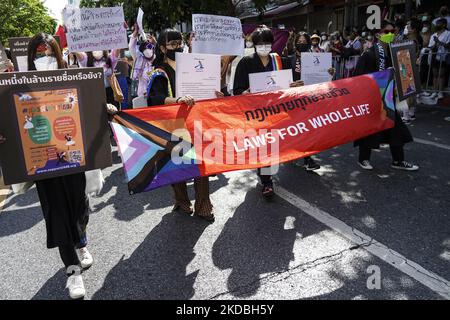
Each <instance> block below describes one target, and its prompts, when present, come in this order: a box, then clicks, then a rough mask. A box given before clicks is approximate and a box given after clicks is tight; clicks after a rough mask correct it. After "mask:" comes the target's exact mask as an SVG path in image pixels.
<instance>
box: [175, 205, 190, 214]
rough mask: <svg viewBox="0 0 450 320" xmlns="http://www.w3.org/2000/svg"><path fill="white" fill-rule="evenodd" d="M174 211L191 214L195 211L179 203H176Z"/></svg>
mask: <svg viewBox="0 0 450 320" xmlns="http://www.w3.org/2000/svg"><path fill="white" fill-rule="evenodd" d="M172 212H180V213H183V214H187V215H191V214H192V213H193V212H194V211H193V210H192V209H189V210H186V209H185V208H182V207H181V206H180V205H179V204H176V205H175V206H174V207H173V209H172Z"/></svg>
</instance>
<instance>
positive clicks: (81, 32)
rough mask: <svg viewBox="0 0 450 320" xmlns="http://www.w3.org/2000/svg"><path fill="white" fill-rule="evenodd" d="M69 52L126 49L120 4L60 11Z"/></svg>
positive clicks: (71, 8)
mask: <svg viewBox="0 0 450 320" xmlns="http://www.w3.org/2000/svg"><path fill="white" fill-rule="evenodd" d="M63 19H64V24H65V26H66V31H67V33H66V36H67V44H68V47H69V51H71V52H87V51H100V50H112V49H123V48H128V37H127V30H126V28H125V17H124V14H123V8H122V7H110V8H81V9H79V8H74V7H66V8H65V9H64V10H63Z"/></svg>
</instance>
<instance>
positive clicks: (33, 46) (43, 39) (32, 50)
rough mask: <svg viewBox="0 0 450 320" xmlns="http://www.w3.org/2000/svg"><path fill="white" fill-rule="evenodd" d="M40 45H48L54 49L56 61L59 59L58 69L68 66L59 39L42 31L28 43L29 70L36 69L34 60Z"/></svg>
mask: <svg viewBox="0 0 450 320" xmlns="http://www.w3.org/2000/svg"><path fill="white" fill-rule="evenodd" d="M40 45H47V46H49V47H50V48H51V49H52V52H53V55H54V56H55V58H56V61H58V69H64V68H65V67H66V62H65V61H64V59H63V56H62V53H61V48H60V47H59V44H58V41H56V39H55V38H54V37H53V36H51V35H49V34H46V33H43V32H41V33H38V34H36V35H35V36H34V37H33V38H31V40H30V43H29V44H28V70H30V71H31V70H36V66H35V65H34V60H36V56H37V50H38V48H39V46H40Z"/></svg>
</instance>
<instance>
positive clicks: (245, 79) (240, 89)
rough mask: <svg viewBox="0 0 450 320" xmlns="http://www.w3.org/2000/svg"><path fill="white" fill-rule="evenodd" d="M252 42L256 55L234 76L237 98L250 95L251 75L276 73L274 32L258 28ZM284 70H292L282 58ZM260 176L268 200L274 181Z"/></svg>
mask: <svg viewBox="0 0 450 320" xmlns="http://www.w3.org/2000/svg"><path fill="white" fill-rule="evenodd" d="M252 42H253V44H254V46H255V53H254V54H253V55H250V56H245V57H244V58H242V59H241V61H239V63H238V65H237V67H236V73H235V75H234V85H233V94H234V95H235V96H237V95H241V94H248V93H250V81H249V74H251V73H258V72H267V71H274V63H273V61H271V60H272V58H273V57H274V56H272V57H271V56H270V53H271V52H272V45H273V42H274V37H273V33H272V31H271V30H270V29H269V28H268V27H266V26H260V27H258V28H257V29H256V30H255V31H254V32H253V34H252ZM281 62H282V68H283V69H292V66H291V63H290V60H289V59H286V58H281ZM302 85H303V82H301V81H294V82H293V83H292V84H291V87H298V86H302ZM258 176H259V178H260V179H261V184H262V185H263V187H262V193H263V196H264V197H266V198H271V197H273V195H274V189H273V181H272V176H271V175H264V174H261V169H258Z"/></svg>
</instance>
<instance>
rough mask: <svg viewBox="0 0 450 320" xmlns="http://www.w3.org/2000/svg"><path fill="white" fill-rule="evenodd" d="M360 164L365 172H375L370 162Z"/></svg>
mask: <svg viewBox="0 0 450 320" xmlns="http://www.w3.org/2000/svg"><path fill="white" fill-rule="evenodd" d="M358 164H359V165H360V166H361V168H363V169H365V170H373V167H372V165H371V164H370V162H369V160H364V161H363V162H359V161H358Z"/></svg>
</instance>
